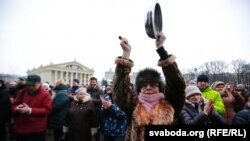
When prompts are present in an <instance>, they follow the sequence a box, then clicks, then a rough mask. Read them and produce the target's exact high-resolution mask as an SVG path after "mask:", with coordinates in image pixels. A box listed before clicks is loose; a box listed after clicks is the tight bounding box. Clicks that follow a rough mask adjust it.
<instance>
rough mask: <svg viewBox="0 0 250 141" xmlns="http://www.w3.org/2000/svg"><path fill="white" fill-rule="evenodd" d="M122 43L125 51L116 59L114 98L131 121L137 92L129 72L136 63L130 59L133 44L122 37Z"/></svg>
mask: <svg viewBox="0 0 250 141" xmlns="http://www.w3.org/2000/svg"><path fill="white" fill-rule="evenodd" d="M120 45H121V48H122V50H123V53H122V56H119V57H117V58H116V60H115V64H116V69H115V76H114V80H113V93H114V96H113V98H114V101H115V103H116V105H117V106H118V107H120V108H121V110H122V111H124V112H125V113H126V115H127V116H128V118H129V119H128V121H130V118H131V116H132V112H133V109H134V105H135V100H134V99H135V94H134V92H133V87H132V85H131V83H130V76H129V74H130V72H131V68H132V67H133V66H134V63H133V61H132V60H130V59H129V57H130V52H131V46H130V44H129V43H128V40H127V39H126V38H121V43H120Z"/></svg>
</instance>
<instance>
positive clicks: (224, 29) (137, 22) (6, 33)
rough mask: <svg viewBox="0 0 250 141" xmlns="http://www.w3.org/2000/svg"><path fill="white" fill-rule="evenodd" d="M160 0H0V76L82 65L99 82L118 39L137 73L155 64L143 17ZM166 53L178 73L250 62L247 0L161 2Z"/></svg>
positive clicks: (115, 53)
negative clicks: (207, 65)
mask: <svg viewBox="0 0 250 141" xmlns="http://www.w3.org/2000/svg"><path fill="white" fill-rule="evenodd" d="M155 2H156V1H155V0H0V50H1V51H0V55H1V61H0V73H10V74H19V75H26V72H27V70H28V69H32V68H34V67H36V68H37V67H39V66H40V65H48V64H50V63H51V62H52V63H54V64H57V63H64V62H70V61H74V59H76V61H78V62H79V63H81V64H83V65H85V66H86V67H89V68H91V69H94V71H95V73H94V76H96V77H97V78H98V79H101V78H103V77H104V72H105V71H108V70H109V69H110V68H112V69H113V70H114V67H115V64H114V59H115V58H116V57H117V56H119V55H121V54H122V49H121V47H120V44H119V43H120V41H119V40H118V36H119V35H121V36H123V37H126V38H128V40H129V42H130V44H131V45H132V52H131V59H132V60H133V61H134V63H135V67H134V68H133V71H134V72H135V71H138V70H140V69H143V68H145V67H153V68H156V69H159V67H157V60H158V59H159V57H158V55H157V53H156V51H155V49H156V48H155V44H154V43H155V42H154V40H153V39H151V38H149V37H148V36H147V35H146V32H145V28H144V23H145V15H146V13H147V12H148V11H149V9H150V7H151V6H153V5H154V3H155ZM158 2H159V3H160V5H161V8H162V14H163V32H164V33H165V34H166V36H167V40H166V41H165V45H164V46H165V48H166V49H167V51H168V52H169V53H171V54H174V55H175V56H177V60H176V61H177V63H178V65H179V68H180V69H181V70H182V69H187V68H193V67H198V66H200V65H202V64H203V63H205V62H209V61H215V60H222V61H225V62H226V63H230V62H231V61H232V60H234V59H243V60H246V61H247V62H250V26H249V25H250V1H249V0H158Z"/></svg>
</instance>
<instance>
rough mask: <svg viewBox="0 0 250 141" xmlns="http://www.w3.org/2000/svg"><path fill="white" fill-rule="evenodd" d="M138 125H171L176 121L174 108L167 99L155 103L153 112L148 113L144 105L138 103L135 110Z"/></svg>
mask: <svg viewBox="0 0 250 141" xmlns="http://www.w3.org/2000/svg"><path fill="white" fill-rule="evenodd" d="M133 117H134V120H135V122H136V124H137V125H139V126H140V125H171V124H172V123H173V121H174V108H173V107H172V106H171V105H170V103H169V102H167V101H166V100H161V101H160V103H158V104H156V105H154V107H153V108H152V111H151V114H150V115H148V114H147V111H146V110H145V108H144V106H143V105H142V104H141V103H138V104H137V105H136V107H135V110H134V112H133Z"/></svg>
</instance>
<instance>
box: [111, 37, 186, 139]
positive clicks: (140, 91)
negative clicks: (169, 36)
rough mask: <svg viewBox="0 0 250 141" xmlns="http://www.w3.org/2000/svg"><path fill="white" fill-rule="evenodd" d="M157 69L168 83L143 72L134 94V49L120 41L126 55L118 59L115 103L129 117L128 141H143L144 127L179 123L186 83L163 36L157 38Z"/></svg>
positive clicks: (148, 70) (116, 61) (151, 70)
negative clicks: (131, 81) (132, 58)
mask: <svg viewBox="0 0 250 141" xmlns="http://www.w3.org/2000/svg"><path fill="white" fill-rule="evenodd" d="M156 39H157V40H156V42H155V43H156V48H157V53H158V54H159V56H160V60H159V61H158V66H161V67H162V71H163V74H164V77H165V80H166V81H165V83H164V82H163V81H162V79H161V76H160V73H159V72H157V71H156V70H154V69H151V68H146V69H143V70H141V71H140V72H139V73H138V75H137V77H136V82H135V87H136V88H135V89H136V92H134V91H133V88H132V87H131V83H130V77H129V74H130V72H131V68H132V67H133V65H134V63H133V61H132V60H130V58H129V57H130V51H131V46H130V44H129V43H128V40H127V39H126V38H122V39H121V43H120V45H121V47H122V50H123V55H122V56H120V57H118V58H116V60H115V63H116V65H117V66H116V69H115V77H114V83H113V88H114V91H113V92H114V100H115V102H116V104H117V105H118V106H119V107H120V108H121V109H122V110H123V111H125V113H126V114H127V117H128V128H127V134H126V139H125V140H130V141H131V140H132V141H135V140H136V141H143V140H144V130H145V125H171V124H175V123H176V119H177V118H179V117H178V116H179V114H180V111H181V109H182V107H183V104H184V100H185V82H184V79H183V77H182V74H181V73H180V71H179V69H178V67H177V64H176V63H175V56H173V55H169V54H168V53H167V51H166V50H165V49H164V47H163V43H164V41H165V39H166V37H165V35H164V34H163V33H158V34H157V38H156Z"/></svg>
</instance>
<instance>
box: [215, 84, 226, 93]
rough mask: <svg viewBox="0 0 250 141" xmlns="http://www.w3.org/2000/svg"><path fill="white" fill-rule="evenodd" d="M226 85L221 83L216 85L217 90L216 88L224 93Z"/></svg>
mask: <svg viewBox="0 0 250 141" xmlns="http://www.w3.org/2000/svg"><path fill="white" fill-rule="evenodd" d="M224 87H225V85H223V84H221V85H218V86H216V87H215V90H216V91H217V92H220V93H222V90H223V88H224Z"/></svg>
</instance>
